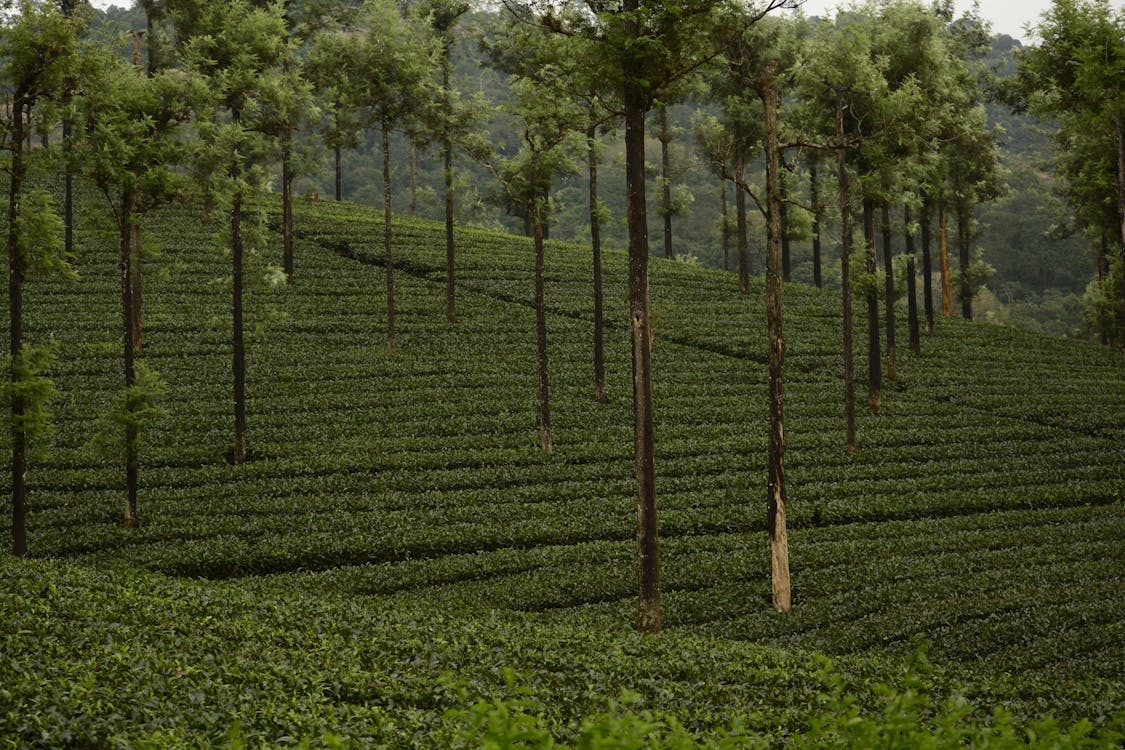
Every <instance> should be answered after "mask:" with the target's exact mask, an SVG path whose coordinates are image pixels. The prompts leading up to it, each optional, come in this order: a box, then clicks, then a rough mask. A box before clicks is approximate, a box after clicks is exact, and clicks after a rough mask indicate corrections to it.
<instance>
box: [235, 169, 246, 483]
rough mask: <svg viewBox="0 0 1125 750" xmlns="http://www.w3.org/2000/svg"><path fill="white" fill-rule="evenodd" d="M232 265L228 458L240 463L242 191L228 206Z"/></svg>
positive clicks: (243, 394) (243, 430) (243, 348)
mask: <svg viewBox="0 0 1125 750" xmlns="http://www.w3.org/2000/svg"><path fill="white" fill-rule="evenodd" d="M230 237H231V242H230V245H231V265H232V270H233V283H232V295H231V297H232V304H231V319H232V331H231V349H232V352H233V357H232V370H233V374H234V448H233V450H232V452H231V462H232V463H233V464H234V465H236V466H239V465H241V464H244V463H246V459H247V456H248V455H249V448H248V440H247V429H246V341H245V336H244V330H243V284H244V282H243V265H244V259H243V253H244V249H243V242H242V191H241V190H236V191H235V193H234V203H233V205H232V206H231V210H230Z"/></svg>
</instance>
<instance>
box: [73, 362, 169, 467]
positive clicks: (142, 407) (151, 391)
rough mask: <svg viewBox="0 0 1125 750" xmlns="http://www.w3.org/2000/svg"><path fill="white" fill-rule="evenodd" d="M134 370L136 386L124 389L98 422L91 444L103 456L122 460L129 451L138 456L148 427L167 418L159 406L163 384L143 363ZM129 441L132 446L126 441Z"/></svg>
mask: <svg viewBox="0 0 1125 750" xmlns="http://www.w3.org/2000/svg"><path fill="white" fill-rule="evenodd" d="M134 369H135V371H136V378H135V382H134V383H133V385H130V386H126V387H125V388H124V389H123V390H122V392H121V395H120V396H119V397H118V398H117V400H116V403H114V404H113V407H112V409H111V410H110V411H109V412H108V413H106V414H105V415H104V416H103V417H102V418H101V419H100V420H99V422H98V427H97V431H96V434H95V437H94V440H93V443H92V445H93V447H94V448H95V449H96V450H97V451H98V452H99V453H101V454H103V455H106V456H113V457H117V458H120V457H122V456H125V455H126V454H127V452H128V451H129V450H130V449H131V450H132V455H137V453H139V452H140V450H141V441H142V440H143V436H144V435H145V434H147V430H146V428H147V427H148V426H150V425H151V424H152V423H153V422H155V421H156V420H158V419H162V418H164V417H166V416H167V415H168V412H167V411H165V410H164V409H163V408H161V407H160V406H159V405H158V403H159V401H160V400H161V399H162V398H163V397H164V395H165V393H166V392H167V386H166V385H165V384H164V381H163V380H161V379H160V376H159V375H158V374H157V373H156V372H155V371H154V370H152V369H151V368H150V367H149V366H148V365H146V364H145V363H144V362H137V363H136V364H135V365H134ZM130 439H131V440H132V441H133V444H132V445H131V446H130V445H128V443H127V442H126V441H128V440H130Z"/></svg>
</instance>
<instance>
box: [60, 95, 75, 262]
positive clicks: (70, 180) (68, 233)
mask: <svg viewBox="0 0 1125 750" xmlns="http://www.w3.org/2000/svg"><path fill="white" fill-rule="evenodd" d="M72 129H73V125H72V123H71V121H70V116H69V115H67V116H65V117H63V121H62V139H63V140H62V143H63V152H64V154H65V155H66V159H65V161H66V170H65V173H64V174H63V225H64V230H63V231H64V232H65V234H64V235H63V249H64V252H65V253H66V257H68V258H70V257H73V256H74V170H73V169H72V168H71V166H70V154H71V151H72V150H73V148H74V143H73V139H72V137H71V131H72Z"/></svg>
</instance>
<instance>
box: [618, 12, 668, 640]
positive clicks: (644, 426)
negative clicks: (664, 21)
mask: <svg viewBox="0 0 1125 750" xmlns="http://www.w3.org/2000/svg"><path fill="white" fill-rule="evenodd" d="M623 5H624V13H625V17H626V20H625V36H626V39H637V38H639V36H640V34H641V31H640V28H639V25H638V23H637V21H636V20H635V18H636V13H637V11H638V10H639V8H640V1H639V0H624V4H623ZM623 67H624V70H623V72H624V74H625V75H624V80H625V83H624V86H623V102H624V109H625V192H626V201H625V214H626V220H627V224H628V234H629V314H630V324H631V325H630V332H631V338H632V350H633V351H632V362H633V438H634V439H633V445H634V469H635V476H636V485H637V571H638V588H639V596H638V603H637V630H639V631H641V632H645V633H655V632H658V631H659V630H660V625H661V610H660V543H659V540H658V537H657V528H658V523H657V509H656V472H655V467H654V463H655V452H656V450H655V447H656V439H655V431H654V429H653V415H652V339H651V336H650V332H649V305H648V301H649V300H648V297H649V293H648V211H647V207H646V204H645V111H646V110H647V108H648V105H649V100H648V98H647V97H646V95H645V90H644V81H645V71H644V69H643V66H642V65H641V64H640V61H639V60H638V59H637V58H636V57H634V56H633V53H631V52H630V51H629V50H628V47H627V48H626V58H625V61H624V65H623Z"/></svg>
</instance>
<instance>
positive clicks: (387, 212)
mask: <svg viewBox="0 0 1125 750" xmlns="http://www.w3.org/2000/svg"><path fill="white" fill-rule="evenodd" d="M380 132H381V134H382V148H383V253H384V257H385V259H386V276H387V351H389V352H391V353H392V354H393V353H394V350H395V264H394V254H393V253H394V248H393V247H392V245H393V242H392V240H393V237H392V230H391V139H390V134H389V133H388V131H387V125H386V123H384V124H383V126H382V128H381V129H380Z"/></svg>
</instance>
